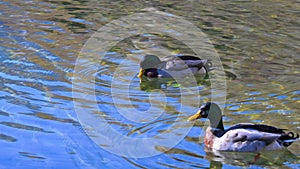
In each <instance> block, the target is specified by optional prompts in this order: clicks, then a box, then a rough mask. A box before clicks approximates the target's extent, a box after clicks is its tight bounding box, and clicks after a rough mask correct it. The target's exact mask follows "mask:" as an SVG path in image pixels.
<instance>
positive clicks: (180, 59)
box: [162, 55, 210, 71]
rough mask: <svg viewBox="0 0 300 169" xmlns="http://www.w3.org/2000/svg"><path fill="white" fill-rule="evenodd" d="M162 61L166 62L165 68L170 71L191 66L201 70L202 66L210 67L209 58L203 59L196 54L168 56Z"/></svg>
mask: <svg viewBox="0 0 300 169" xmlns="http://www.w3.org/2000/svg"><path fill="white" fill-rule="evenodd" d="M162 61H163V64H164V69H166V70H169V71H181V70H186V69H189V68H197V69H198V70H199V69H201V68H202V67H206V66H207V67H208V61H207V60H202V59H200V58H198V57H196V56H190V55H182V56H166V57H164V58H163V59H162ZM206 69H207V68H206ZM207 70H210V69H207Z"/></svg>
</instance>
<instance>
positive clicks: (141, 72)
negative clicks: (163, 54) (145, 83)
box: [137, 68, 145, 79]
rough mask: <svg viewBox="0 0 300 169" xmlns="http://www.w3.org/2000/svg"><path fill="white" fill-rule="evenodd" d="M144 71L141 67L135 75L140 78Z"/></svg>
mask: <svg viewBox="0 0 300 169" xmlns="http://www.w3.org/2000/svg"><path fill="white" fill-rule="evenodd" d="M144 73H145V70H144V69H143V68H141V69H140V72H139V74H138V75H137V77H138V78H140V79H141V78H142V76H143V74H144Z"/></svg>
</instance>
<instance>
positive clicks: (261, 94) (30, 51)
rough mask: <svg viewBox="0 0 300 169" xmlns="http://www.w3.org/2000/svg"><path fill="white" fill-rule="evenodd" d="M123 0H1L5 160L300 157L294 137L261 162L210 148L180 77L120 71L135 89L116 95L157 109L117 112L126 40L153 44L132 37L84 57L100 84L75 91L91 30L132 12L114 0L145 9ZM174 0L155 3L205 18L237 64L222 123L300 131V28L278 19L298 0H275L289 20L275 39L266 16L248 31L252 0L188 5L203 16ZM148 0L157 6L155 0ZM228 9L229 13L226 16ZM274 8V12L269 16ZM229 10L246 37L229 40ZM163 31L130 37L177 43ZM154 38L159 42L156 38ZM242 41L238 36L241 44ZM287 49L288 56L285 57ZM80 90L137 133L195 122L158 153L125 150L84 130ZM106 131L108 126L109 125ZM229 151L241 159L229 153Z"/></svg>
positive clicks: (111, 120)
mask: <svg viewBox="0 0 300 169" xmlns="http://www.w3.org/2000/svg"><path fill="white" fill-rule="evenodd" d="M230 2H231V1H230ZM122 3H124V2H122ZM122 3H121V2H120V3H116V4H114V3H106V4H105V3H104V4H102V3H100V2H89V3H88V2H77V1H71V2H70V3H69V2H64V1H61V2H58V1H57V2H56V1H55V2H54V1H53V2H47V1H38V2H33V1H20V2H18V1H10V2H6V1H0V5H1V7H0V14H1V15H0V18H1V20H0V42H1V45H0V79H1V84H0V88H1V90H0V128H1V130H0V146H1V151H0V152H1V153H2V155H1V156H0V168H209V167H213V166H215V167H216V168H222V167H223V168H241V167H245V168H264V167H270V166H275V167H279V168H280V167H289V168H299V167H300V165H299V159H300V157H299V154H300V152H299V148H300V143H299V141H298V142H296V143H294V144H293V145H292V146H290V148H289V150H287V151H282V152H281V151H279V152H276V153H266V154H263V155H262V156H261V158H260V159H259V160H258V161H257V162H256V163H252V162H253V157H254V156H255V154H251V153H250V154H246V155H245V157H244V159H241V158H240V157H236V156H234V155H233V154H229V155H228V154H224V159H221V160H220V159H216V158H220V157H218V156H216V155H210V154H209V153H208V152H206V151H205V148H204V145H203V143H202V141H201V140H202V139H203V138H202V136H201V135H200V134H201V133H202V131H203V126H204V121H198V122H196V123H195V125H194V126H193V127H192V126H191V125H192V124H189V123H187V122H186V121H185V119H186V117H187V115H192V114H193V113H195V112H196V111H197V107H198V106H199V102H200V100H199V101H198V100H193V101H194V103H193V105H194V106H191V105H189V104H183V105H181V104H179V103H180V102H181V95H180V94H187V95H188V91H185V92H186V93H185V92H183V93H179V94H178V92H179V89H178V86H176V85H174V84H168V83H163V84H160V83H159V84H158V86H159V87H158V89H149V88H147V87H149V86H147V84H146V89H148V90H144V88H143V89H141V88H140V86H141V84H140V83H139V79H138V78H137V77H136V75H135V76H129V75H126V73H127V72H124V76H123V79H118V80H120V83H119V84H123V83H126V84H127V82H128V83H130V85H129V86H130V88H129V89H130V90H129V91H130V92H129V98H126V97H125V98H123V97H121V99H120V100H119V103H120V107H121V108H122V110H126V109H127V107H128V106H129V103H130V104H131V105H133V106H134V107H135V108H136V109H137V110H140V111H146V110H148V109H149V108H151V106H154V108H155V109H154V110H155V111H153V112H152V114H149V115H148V116H147V114H146V115H145V114H142V115H143V116H141V117H140V116H139V118H138V119H139V120H141V121H134V120H131V119H126V118H124V114H122V113H121V112H118V110H117V108H118V107H117V106H116V105H114V104H113V103H114V101H113V100H112V96H111V82H112V79H113V75H114V71H115V70H116V67H117V66H118V65H119V64H120V63H123V62H122V61H124V57H123V52H124V50H125V53H126V52H127V53H130V54H135V55H139V53H141V52H145V51H147V50H148V49H145V48H142V47H141V48H138V47H133V46H131V45H130V43H127V42H124V44H125V45H124V44H123V46H122V44H121V45H120V46H121V47H120V50H118V48H117V49H116V50H115V51H113V52H109V53H107V56H106V57H105V59H103V63H100V64H99V63H98V62H97V61H95V60H92V59H91V60H87V61H85V62H87V63H89V64H91V65H93V63H95V64H97V65H98V66H99V67H89V66H88V65H83V66H86V68H85V69H84V70H83V71H82V72H80V73H81V74H82V75H83V77H84V76H89V75H90V73H91V72H94V71H96V74H95V75H94V76H95V88H92V87H91V86H89V84H88V83H80V84H81V85H82V86H79V88H80V89H81V91H72V90H73V89H74V86H72V85H74V84H72V82H73V80H74V78H76V77H77V76H75V75H73V73H74V66H75V64H76V59H77V58H78V54H79V52H80V49H81V48H82V47H83V45H84V43H85V42H86V40H87V39H88V38H89V37H90V36H91V35H92V32H94V31H96V30H97V29H98V28H99V27H100V26H102V25H104V24H105V23H107V22H108V21H111V20H112V19H116V18H118V17H120V16H125V15H127V13H126V10H123V11H119V13H118V11H114V12H113V13H110V12H109V10H108V9H110V10H115V9H116V7H119V6H124V5H125V6H126V9H127V10H129V11H131V12H139V9H137V8H135V6H136V5H137V4H130V3H129V2H127V3H129V4H122ZM169 3H170V4H173V5H174V6H177V8H180V9H176V8H175V7H170V6H169V7H168V5H166V4H159V5H160V6H161V7H160V6H159V5H157V6H156V7H157V8H158V9H161V10H163V11H165V9H169V10H175V11H173V12H172V11H170V12H169V13H170V15H171V16H172V15H175V14H177V15H180V16H184V17H186V18H190V20H193V21H194V22H195V24H196V25H200V27H201V28H203V29H204V30H205V28H206V33H207V34H208V36H209V38H211V39H213V41H214V42H213V43H215V44H214V45H215V47H216V50H217V51H218V52H219V53H220V57H221V60H222V63H223V64H224V65H223V66H224V68H225V71H228V72H231V73H232V74H236V76H237V77H238V78H237V79H234V80H231V79H230V78H227V80H228V81H227V89H228V90H227V101H226V104H225V109H224V110H225V112H224V118H223V119H224V123H225V126H226V127H229V126H230V125H232V124H234V123H237V122H255V123H264V124H270V125H276V126H278V127H282V128H288V129H289V130H291V131H294V132H298V133H299V131H300V127H299V120H300V116H299V100H300V99H299V98H300V97H299V94H300V89H299V87H298V86H299V77H298V74H299V58H298V55H297V49H299V47H298V46H297V45H296V43H292V42H295V41H296V42H297V40H295V39H297V37H298V34H297V31H295V33H294V34H293V35H291V36H285V34H288V35H289V32H293V31H294V29H293V27H296V25H297V23H298V22H297V21H296V20H295V21H291V20H288V21H285V20H284V22H283V21H282V20H281V19H282V18H283V19H284V18H289V16H290V13H294V9H293V8H290V7H291V6H293V4H290V3H291V2H289V3H284V2H282V3H280V2H278V5H281V6H283V7H282V8H281V9H282V11H281V12H282V15H283V16H280V15H279V14H276V16H277V17H278V19H277V20H273V21H268V22H270V25H272V26H274V27H275V26H276V25H277V24H278V22H279V25H280V24H284V23H285V22H287V25H286V28H282V29H280V30H279V33H278V34H274V35H273V34H269V35H268V36H270V39H268V38H267V39H266V35H265V34H264V32H268V31H271V30H268V28H267V27H265V25H264V24H262V25H261V27H258V28H256V27H255V28H254V30H255V31H256V32H255V31H254V34H255V36H258V39H259V40H257V42H256V41H255V39H251V38H252V37H247V36H248V34H247V33H245V32H243V31H244V30H248V29H246V28H247V27H248V26H249V27H251V26H252V27H254V25H252V24H251V23H252V22H251V21H252V19H253V18H251V17H250V18H244V19H245V20H242V19H241V18H240V17H239V15H238V14H240V15H243V16H247V14H249V13H250V14H252V13H251V11H250V12H249V11H248V9H247V8H248V7H249V8H252V7H251V6H247V4H251V3H249V2H247V3H245V4H243V3H238V4H237V6H235V8H233V9H236V10H237V11H236V12H237V13H238V14H237V16H235V15H231V12H232V11H231V12H228V11H226V8H225V7H226V6H230V5H234V3H233V2H231V3H229V2H228V3H229V4H228V3H225V2H224V3H222V2H218V3H216V4H215V6H214V5H212V4H210V3H209V2H207V5H208V6H207V8H208V9H210V10H212V11H215V12H214V14H213V12H212V13H211V12H210V11H209V10H205V9H204V8H203V7H202V8H201V9H200V8H196V7H194V8H193V10H192V11H196V13H195V14H194V15H198V14H199V13H201V12H204V13H205V15H203V16H202V18H203V19H204V20H200V21H197V17H196V18H193V16H190V15H189V11H188V12H182V11H185V10H186V9H191V6H190V5H189V4H180V3H179V2H177V1H174V2H173V1H172V2H171V1H170V2H169ZM194 3H195V2H194ZM266 4H268V3H266V2H262V3H261V4H260V5H261V6H260V7H262V6H264V5H266ZM295 4H296V2H295ZM152 5H153V6H155V4H152ZM243 5H245V6H243ZM132 6H133V7H132ZM138 6H140V7H139V8H144V7H148V6H147V5H145V4H144V3H142V2H141V3H140V4H139V5H138ZM171 6H172V5H171ZM173 8H174V9H173ZM216 8H220V9H223V10H218V9H216ZM272 8H275V9H277V8H276V6H270V8H269V9H268V10H267V13H264V12H263V11H258V12H261V13H258V14H257V15H258V16H256V15H255V16H256V17H257V18H260V17H263V19H266V20H268V19H269V17H267V16H269V14H270V13H268V12H270V11H272V10H273V9H272ZM242 9H244V10H242ZM198 10H199V11H198ZM239 10H241V11H239ZM243 11H244V12H245V13H243ZM127 12H128V11H127ZM239 12H241V13H239ZM129 13H130V12H129ZM172 13H174V14H172ZM97 14H99V15H97ZM212 14H213V15H212ZM244 14H245V15H244ZM199 15H200V14H199ZM210 15H212V16H210ZM222 15H223V17H225V18H222ZM252 15H253V16H254V14H252ZM252 15H251V16H252ZM276 16H275V14H272V17H273V18H274V17H276ZM207 17H212V21H211V24H214V25H215V27H219V28H220V29H219V30H218V29H215V28H214V27H210V26H209V25H210V24H209V23H207V22H208V21H206V20H209V19H208V18H207ZM230 17H232V18H230ZM281 17H282V18H281ZM293 17H294V16H293ZM254 18H255V17H254ZM214 19H215V20H214ZM219 19H220V20H219ZM229 19H232V20H234V19H236V21H240V22H238V23H234V24H236V25H235V26H236V27H235V29H238V31H236V32H233V33H232V34H234V35H235V36H238V37H240V38H237V39H234V38H233V40H232V41H228V37H229V39H230V37H231V36H230V35H227V33H228V32H230V30H231V29H228V27H230V25H228V24H226V22H227V21H228V20H229ZM195 20H196V21H195ZM294 22H295V23H294ZM222 24H224V25H222ZM203 25H204V27H203ZM233 26H234V25H233ZM277 26H278V25H277ZM218 32H219V33H218ZM220 33H221V34H222V35H220ZM281 37H282V38H281ZM139 38H141V39H139ZM143 38H150V39H151V40H152V41H153V42H152V41H146V40H145V39H144V40H143ZM160 38H161V37H159V36H157V35H152V34H145V35H144V36H142V37H133V42H132V43H133V44H135V45H136V46H139V45H140V46H141V45H145V46H147V45H148V46H152V47H150V50H151V49H156V48H159V47H161V46H164V47H165V46H168V45H166V44H165V43H164V40H165V41H167V43H171V42H170V41H168V39H167V38H165V37H162V39H163V40H162V39H160ZM277 39H280V40H279V41H278V40H277ZM157 41H158V42H161V43H158V44H156V45H153V44H152V43H157ZM236 42H238V43H241V44H236ZM276 42H278V43H276ZM139 43H141V44H139ZM256 43H257V44H256ZM260 43H262V44H269V43H275V45H274V46H270V48H269V47H266V48H263V49H261V46H260ZM161 44H164V45H161ZM222 44H224V45H223V46H222ZM253 44H256V45H253ZM251 45H252V47H251ZM124 46H125V47H124ZM230 46H233V48H230ZM166 48H167V50H169V51H171V52H174V51H175V53H176V49H175V50H174V49H173V48H176V45H175V47H173V46H172V45H171V46H168V47H166ZM256 49H257V50H256ZM258 49H261V51H259V50H258ZM272 49H273V50H274V51H276V52H275V54H274V53H272V52H273V51H272ZM280 49H282V51H280ZM182 50H184V49H182ZM241 51H245V52H241ZM266 53H267V54H266ZM268 53H269V54H268ZM264 55H265V56H264ZM282 55H287V56H285V57H282V58H281V56H282ZM253 57H255V59H256V60H254V61H253V60H252V59H251V58H253ZM265 58H267V59H265ZM126 61H127V60H126ZM278 62H280V64H279V63H278ZM253 63H255V64H253ZM128 64H131V65H132V67H131V69H130V70H131V71H133V70H135V69H136V68H137V70H138V65H137V64H138V61H137V60H131V61H129V63H128ZM253 69H255V70H253ZM125 70H127V69H126V68H125ZM279 70H283V71H279ZM133 73H137V72H133ZM208 84H209V83H204V84H200V85H199V86H198V87H194V88H191V89H193V90H197V91H200V93H201V102H204V101H206V100H208V99H209V98H210V97H211V96H210V87H209V85H208ZM121 86H122V85H121ZM83 91H84V92H86V93H87V98H86V99H82V100H81V101H80V104H82V105H83V106H84V107H85V108H86V113H87V116H88V115H91V114H92V115H95V119H94V120H97V118H99V117H105V119H106V120H107V122H108V124H109V125H111V127H112V128H113V129H114V130H116V131H118V132H119V133H121V134H122V135H126V136H130V137H132V138H148V137H153V136H156V135H157V134H161V133H164V132H170V133H175V132H177V131H179V130H178V128H179V129H189V131H188V133H187V134H186V135H185V136H184V137H183V138H182V139H181V140H180V141H179V143H178V144H176V145H175V146H174V147H172V146H171V147H168V146H166V145H160V144H158V145H157V147H156V150H155V151H156V152H159V153H158V155H155V156H151V157H146V158H134V157H122V156H119V155H117V154H115V153H111V152H108V151H107V150H106V149H105V148H103V147H102V146H101V145H98V144H97V143H96V142H95V141H94V140H93V139H94V137H93V136H91V135H89V134H88V133H89V131H86V128H84V127H83V126H82V123H80V122H81V121H80V119H78V114H77V113H78V112H76V109H75V104H74V99H76V98H74V93H76V92H83ZM91 91H95V93H96V101H97V108H98V110H96V111H95V109H94V107H93V106H94V105H93V104H94V103H93V102H91V100H89V99H88V98H89V96H90V95H92V94H91V93H89V92H91ZM115 91H117V93H119V94H120V95H123V92H125V89H123V88H121V87H120V88H116V90H115ZM162 93H163V94H165V95H166V97H165V98H162V97H161V96H162ZM151 97H154V98H156V99H155V101H156V102H154V103H150V102H149V100H151ZM218 97H223V96H222V95H220V96H218ZM162 103H166V106H165V107H163V106H161V104H162ZM130 110H133V109H130ZM91 112H92V113H91ZM146 112H147V111H146ZM154 112H155V113H157V114H155V113H154ZM97 113H98V114H97ZM147 113H149V112H147ZM150 113H151V112H150ZM125 117H126V116H125ZM136 118H137V117H136ZM142 120H144V121H142ZM176 120H178V121H176ZM91 123H92V122H91ZM91 125H93V124H91ZM95 125H97V124H95ZM173 125H174V126H173ZM172 127H173V128H172ZM100 130H101V129H100ZM107 135H108V136H109V135H110V133H107ZM96 137H97V136H95V138H96ZM156 139H157V140H160V139H161V138H156ZM115 141H116V142H115V143H114V144H118V140H115ZM137 148H138V149H139V150H137V151H143V147H141V146H137ZM145 149H146V148H145ZM168 149H169V150H168ZM166 150H167V151H166ZM275 155H278V156H275ZM226 156H229V158H228V157H227V158H226ZM237 156H239V155H237ZM230 159H238V160H236V161H234V160H232V161H231V160H230ZM237 161H238V162H237Z"/></svg>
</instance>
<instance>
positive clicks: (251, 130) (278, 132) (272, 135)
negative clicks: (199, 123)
mask: <svg viewBox="0 0 300 169" xmlns="http://www.w3.org/2000/svg"><path fill="white" fill-rule="evenodd" d="M199 118H208V119H209V120H210V127H208V128H207V130H206V133H205V137H204V144H205V146H206V147H208V148H210V149H213V150H219V151H240V152H260V151H264V150H276V149H282V148H284V147H288V146H289V145H291V144H292V143H293V142H294V141H296V140H298V139H299V135H298V134H295V133H292V132H288V133H286V132H284V129H280V128H277V127H273V126H268V125H263V124H252V123H239V124H236V125H234V126H232V127H230V128H228V129H226V130H225V129H224V126H223V121H222V111H221V109H220V107H219V106H218V105H217V104H216V103H211V102H208V103H206V104H204V105H202V106H201V107H200V109H199V111H198V112H197V113H196V114H195V115H193V116H191V117H190V118H189V119H188V120H189V121H192V120H196V119H199Z"/></svg>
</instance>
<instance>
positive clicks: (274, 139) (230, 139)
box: [215, 123, 299, 151]
mask: <svg viewBox="0 0 300 169" xmlns="http://www.w3.org/2000/svg"><path fill="white" fill-rule="evenodd" d="M284 130H285V129H281V128H277V127H273V126H269V125H264V124H252V123H240V124H237V125H235V126H232V127H230V128H228V129H227V130H225V131H223V132H220V131H216V133H215V135H216V136H217V137H218V139H219V140H220V142H225V143H227V144H228V145H227V148H228V149H229V150H232V151H237V150H239V151H259V150H261V149H264V148H266V147H267V146H269V145H272V146H269V147H271V148H274V149H277V148H280V147H283V146H284V147H288V146H289V145H291V144H292V143H293V142H294V141H295V140H297V139H298V138H299V135H298V134H294V133H292V132H288V133H286V132H284Z"/></svg>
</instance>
